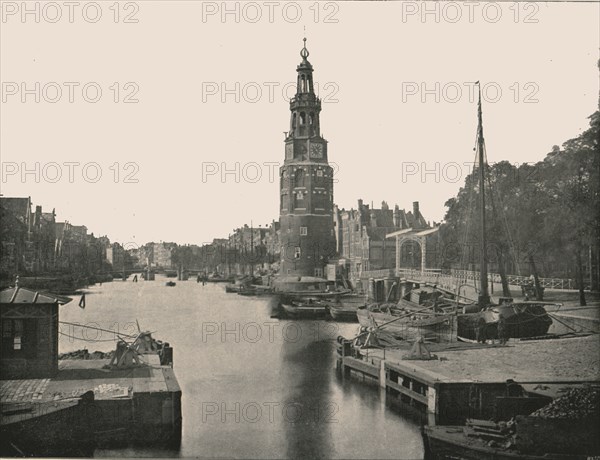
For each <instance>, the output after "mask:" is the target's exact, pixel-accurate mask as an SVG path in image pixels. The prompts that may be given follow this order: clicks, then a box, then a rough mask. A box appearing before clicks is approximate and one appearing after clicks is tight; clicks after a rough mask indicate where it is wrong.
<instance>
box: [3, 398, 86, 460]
mask: <svg viewBox="0 0 600 460" xmlns="http://www.w3.org/2000/svg"><path fill="white" fill-rule="evenodd" d="M90 393H91V392H90ZM93 399H94V398H93V393H91V395H84V397H82V398H81V399H80V400H78V401H65V402H60V403H54V402H53V401H50V402H43V403H36V404H32V405H31V406H32V409H31V410H30V411H29V412H26V413H22V414H19V413H15V414H13V415H7V414H8V412H7V408H6V406H4V405H3V415H2V423H1V425H0V439H1V440H0V455H2V456H35V457H69V456H70V457H74V456H76V457H89V456H91V455H92V454H93V453H94V450H95V447H96V441H95V435H94V429H93V425H92V422H91V417H90V414H92V413H93V410H94V405H93Z"/></svg>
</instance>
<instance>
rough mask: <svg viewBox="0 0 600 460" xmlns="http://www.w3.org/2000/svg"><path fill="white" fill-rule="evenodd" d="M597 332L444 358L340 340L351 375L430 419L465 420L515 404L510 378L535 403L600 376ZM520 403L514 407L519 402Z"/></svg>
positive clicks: (341, 359) (341, 364)
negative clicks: (415, 356)
mask: <svg viewBox="0 0 600 460" xmlns="http://www.w3.org/2000/svg"><path fill="white" fill-rule="evenodd" d="M599 346H600V342H599V337H598V336H597V335H593V336H588V337H582V338H570V339H553V340H538V341H527V342H521V341H518V340H515V341H512V340H511V341H510V342H509V344H508V345H507V346H502V347H488V348H482V347H473V348H472V349H469V348H463V349H460V348H458V349H454V350H452V349H449V350H447V351H439V352H438V351H436V354H437V357H438V358H439V359H432V360H408V359H405V357H406V355H407V354H408V353H407V351H406V350H398V349H377V348H370V349H362V350H360V351H358V350H356V349H355V348H353V347H352V346H350V344H348V343H342V344H340V345H339V347H338V362H337V367H338V369H339V370H341V371H342V373H343V375H345V376H349V375H352V376H356V377H358V378H360V379H362V380H369V381H371V382H374V383H377V384H378V385H379V386H381V387H382V388H385V389H386V393H387V394H388V395H389V396H391V397H392V398H396V399H398V400H400V401H401V402H403V403H406V404H408V405H410V406H413V407H415V408H416V409H417V410H418V411H419V412H421V413H423V414H424V415H426V417H427V421H428V424H430V425H436V424H439V425H458V424H463V423H464V421H465V420H466V419H467V418H478V419H489V418H492V417H493V416H494V415H497V414H498V413H504V412H506V411H507V410H508V408H509V406H510V405H511V404H513V403H514V401H511V398H508V397H507V396H508V395H507V383H506V381H507V380H508V379H513V380H515V381H516V382H518V383H519V384H520V385H521V386H522V387H523V389H524V390H525V391H526V392H527V393H528V394H529V395H531V396H532V397H531V398H530V399H529V400H528V401H526V403H527V404H529V405H530V406H528V407H522V408H521V410H529V409H530V408H533V410H535V409H536V408H537V407H538V406H539V405H541V404H542V403H547V401H548V398H552V397H553V396H555V395H556V392H557V391H558V390H560V388H561V387H566V386H578V385H585V384H599V383H600V363H599V361H598V349H599ZM513 409H514V408H513Z"/></svg>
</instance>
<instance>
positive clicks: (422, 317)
mask: <svg viewBox="0 0 600 460" xmlns="http://www.w3.org/2000/svg"><path fill="white" fill-rule="evenodd" d="M477 85H479V82H477ZM482 118H483V117H482V110H481V89H480V90H479V104H478V129H477V146H476V150H477V154H478V161H479V171H478V172H479V190H480V194H479V199H480V205H481V211H480V224H481V229H480V232H481V233H480V238H481V244H480V246H481V249H480V259H481V261H480V277H479V293H478V299H477V302H476V303H475V304H466V303H465V302H464V301H463V300H462V299H461V296H459V295H458V294H455V295H452V294H449V293H448V292H446V291H444V290H441V289H438V288H435V287H434V291H436V293H438V294H439V293H440V292H441V295H440V296H433V297H432V298H433V299H434V300H433V302H431V301H428V302H426V303H424V304H423V305H421V304H420V303H415V302H412V301H411V300H409V299H408V298H404V299H400V300H399V302H398V303H397V304H396V303H390V302H387V303H382V304H377V303H375V304H371V305H368V306H364V307H360V308H359V309H358V312H357V316H358V320H359V322H360V324H361V325H362V326H365V327H368V326H369V325H371V324H372V321H373V320H375V321H376V322H378V323H380V324H381V323H383V322H385V323H387V324H388V326H387V330H388V331H390V332H391V333H393V334H394V335H396V336H398V337H401V338H403V339H409V340H410V339H414V338H415V337H416V336H417V335H421V336H424V337H427V338H429V339H430V340H435V341H439V342H451V341H455V340H457V339H458V338H461V339H466V340H467V341H468V340H479V341H482V342H485V340H486V339H495V338H498V336H499V334H498V324H499V323H500V322H502V323H503V324H502V326H503V334H502V335H503V337H504V338H524V337H537V336H542V335H544V334H546V333H547V332H548V329H549V328H550V325H551V324H552V320H551V319H550V317H549V316H548V314H547V312H546V310H545V308H544V305H546V304H548V302H536V301H534V302H513V300H512V299H511V298H502V299H501V300H502V302H500V304H499V305H496V304H492V302H491V298H490V294H489V290H488V266H487V261H488V256H487V249H486V246H487V235H486V210H485V202H486V193H485V169H486V168H485V166H486V162H485V140H484V137H483V121H482ZM410 294H411V293H408V295H407V297H411V296H410ZM448 297H450V298H451V299H452V298H453V300H451V301H449V300H448ZM430 300H431V299H430ZM452 304H454V305H452ZM424 307H425V308H424ZM427 307H429V309H428V308H427ZM452 310H453V311H452ZM411 311H412V312H414V314H410V312H411Z"/></svg>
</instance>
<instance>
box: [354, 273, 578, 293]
mask: <svg viewBox="0 0 600 460" xmlns="http://www.w3.org/2000/svg"><path fill="white" fill-rule="evenodd" d="M389 277H398V278H404V279H406V280H409V281H414V282H416V283H429V284H435V285H437V286H439V287H441V288H443V289H447V290H450V291H456V290H457V288H460V290H465V289H467V290H473V291H474V292H473V293H476V291H477V290H478V288H479V272H478V271H471V270H456V269H450V270H442V269H438V268H427V269H423V270H415V269H410V268H397V269H393V268H390V269H386V270H371V271H364V272H363V273H362V275H361V278H379V279H380V278H389ZM506 278H507V281H508V284H509V286H518V287H519V288H520V287H521V286H522V285H523V284H527V283H529V281H530V278H529V277H528V276H521V275H506ZM488 282H489V283H490V285H491V288H492V292H493V291H494V290H496V289H497V291H498V292H501V290H502V288H501V286H502V284H501V283H502V280H501V278H500V274H499V273H488ZM539 282H540V286H541V287H543V288H545V289H553V290H573V289H577V286H576V283H575V280H573V279H564V278H539ZM495 285H497V286H495ZM469 288H470V289H469ZM463 295H464V294H463ZM467 297H468V296H467Z"/></svg>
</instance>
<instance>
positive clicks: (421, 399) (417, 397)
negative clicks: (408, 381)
mask: <svg viewBox="0 0 600 460" xmlns="http://www.w3.org/2000/svg"><path fill="white" fill-rule="evenodd" d="M386 385H387V386H388V387H390V388H393V389H394V390H396V391H399V392H400V393H402V394H404V395H406V396H408V397H409V398H412V399H414V400H415V401H419V402H420V403H422V404H425V405H426V406H427V396H424V395H422V394H421V393H417V392H416V391H413V390H411V389H410V388H406V387H405V386H402V385H400V384H399V383H396V382H394V381H392V380H390V379H386Z"/></svg>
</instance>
